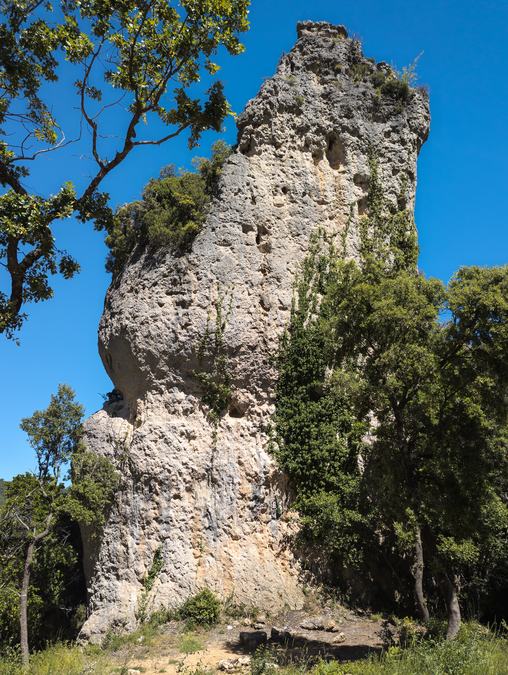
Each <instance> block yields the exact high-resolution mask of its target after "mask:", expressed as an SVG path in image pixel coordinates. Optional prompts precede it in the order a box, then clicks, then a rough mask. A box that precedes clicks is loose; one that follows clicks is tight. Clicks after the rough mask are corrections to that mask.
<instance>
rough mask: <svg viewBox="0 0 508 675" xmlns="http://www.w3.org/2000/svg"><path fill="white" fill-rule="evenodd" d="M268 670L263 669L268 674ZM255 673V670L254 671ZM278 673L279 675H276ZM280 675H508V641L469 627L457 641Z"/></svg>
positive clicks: (285, 671)
mask: <svg viewBox="0 0 508 675" xmlns="http://www.w3.org/2000/svg"><path fill="white" fill-rule="evenodd" d="M269 668H270V665H269V663H268V668H266V667H265V668H263V667H261V669H259V670H260V671H261V673H262V672H264V673H266V672H267V670H269ZM253 670H255V666H254V669H253ZM274 672H275V671H274ZM261 673H254V675H261ZM277 673H279V674H280V675H282V674H284V675H298V674H299V673H311V675H508V640H507V639H504V638H501V637H498V636H496V635H494V634H493V633H492V632H490V631H489V630H487V629H486V628H484V627H483V626H480V625H478V624H475V623H470V624H466V625H464V626H463V628H462V629H461V632H460V634H459V636H458V637H457V639H456V640H454V641H448V642H447V641H446V640H443V639H427V640H420V641H415V643H414V644H412V645H411V646H408V647H407V648H405V649H401V648H399V647H391V648H390V649H388V651H387V652H385V653H384V654H383V655H381V656H379V657H371V658H370V659H366V660H361V661H356V662H353V663H338V662H337V661H331V662H328V663H327V662H324V661H323V662H321V663H319V664H317V665H315V666H313V667H305V665H298V664H295V665H293V666H289V667H286V668H283V669H277Z"/></svg>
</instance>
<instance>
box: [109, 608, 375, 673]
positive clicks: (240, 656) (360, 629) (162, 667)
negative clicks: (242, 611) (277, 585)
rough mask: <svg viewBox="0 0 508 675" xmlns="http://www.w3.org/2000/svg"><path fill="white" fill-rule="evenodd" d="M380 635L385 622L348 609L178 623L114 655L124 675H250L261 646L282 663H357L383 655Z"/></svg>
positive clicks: (116, 664) (116, 666) (114, 664)
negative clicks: (201, 626) (205, 624)
mask: <svg viewBox="0 0 508 675" xmlns="http://www.w3.org/2000/svg"><path fill="white" fill-rule="evenodd" d="M380 632H381V621H380V620H378V619H377V618H376V619H373V618H368V617H364V616H358V615H355V614H353V613H351V612H348V611H347V610H341V611H337V610H336V611H327V612H325V613H320V614H309V613H308V612H303V611H291V612H287V613H286V614H283V615H281V616H278V617H276V618H271V619H269V618H266V617H259V618H258V619H257V620H256V621H252V622H251V621H250V620H249V619H240V620H234V621H231V623H229V624H223V625H220V626H217V627H215V628H213V629H209V630H206V631H205V630H196V631H193V632H186V631H185V628H184V627H183V626H182V624H179V623H176V622H175V623H171V624H168V625H167V626H164V627H162V628H161V629H160V631H159V632H158V633H157V634H156V635H155V636H153V637H151V638H150V639H149V640H147V641H145V640H144V639H141V638H140V639H138V641H135V642H134V643H133V644H128V645H125V646H123V647H122V648H121V649H119V650H118V651H117V652H116V653H115V654H114V656H113V663H112V666H113V672H115V671H116V672H120V673H122V675H137V673H144V674H145V675H155V673H168V674H177V673H185V674H187V675H190V674H194V673H199V674H203V673H215V672H231V673H235V672H236V673H241V672H248V671H250V658H251V657H252V655H253V654H254V652H255V651H256V649H258V648H259V647H264V649H265V650H266V652H267V653H269V654H270V657H269V658H270V659H272V658H273V660H274V661H277V662H278V663H281V664H287V663H291V662H299V663H302V662H303V663H308V664H309V665H310V664H312V663H313V662H315V661H316V660H317V659H320V658H323V659H331V658H333V659H336V660H341V661H351V660H356V659H359V658H365V657H366V656H367V655H368V654H370V653H373V652H378V651H380V649H381V647H382V642H381V638H380Z"/></svg>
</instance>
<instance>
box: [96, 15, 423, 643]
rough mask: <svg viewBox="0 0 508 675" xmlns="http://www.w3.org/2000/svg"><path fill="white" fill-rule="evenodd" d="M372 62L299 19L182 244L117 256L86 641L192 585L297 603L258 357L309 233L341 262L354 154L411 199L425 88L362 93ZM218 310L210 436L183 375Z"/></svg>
mask: <svg viewBox="0 0 508 675" xmlns="http://www.w3.org/2000/svg"><path fill="white" fill-rule="evenodd" d="M386 68H387V66H385V65H384V64H378V65H376V64H374V63H373V62H372V61H369V60H367V59H365V58H364V57H363V56H362V53H361V49H360V45H359V44H358V42H357V41H355V40H351V39H349V38H347V36H346V32H345V30H344V29H343V28H342V27H340V26H332V25H330V24H325V23H309V22H306V23H301V24H299V26H298V41H297V43H296V45H295V47H294V48H293V50H292V51H291V52H290V53H289V54H287V55H285V56H284V57H283V58H282V59H281V61H280V63H279V66H278V68H277V72H276V74H275V76H274V77H273V78H271V79H270V80H268V81H267V82H265V83H264V84H263V86H262V88H261V91H260V92H259V94H258V95H257V97H256V98H254V99H253V100H251V101H250V102H249V103H248V105H247V107H246V110H245V112H244V113H243V114H242V115H241V116H240V118H239V120H238V126H239V134H238V146H237V149H236V151H235V152H234V153H233V155H232V156H231V158H230V159H229V160H228V162H227V164H226V165H225V167H224V170H223V175H222V190H221V196H220V198H219V199H217V200H216V201H215V202H214V203H213V204H212V207H211V210H210V213H209V216H208V218H207V221H206V224H205V226H204V228H203V230H202V231H201V232H200V234H199V235H198V236H197V238H196V240H195V242H194V244H193V247H192V251H191V252H189V253H186V254H185V255H177V254H175V253H172V252H171V251H160V252H159V253H158V254H157V255H156V256H154V255H153V254H151V255H148V254H146V253H145V254H142V255H140V256H139V255H137V256H133V258H132V259H131V261H130V263H129V265H128V266H127V267H126V269H125V270H124V272H123V273H122V274H121V275H120V277H119V278H118V279H116V280H115V281H114V283H113V284H112V286H111V287H110V289H109V291H108V294H107V297H106V302H105V308H104V314H103V317H102V320H101V323H100V329H99V344H100V354H101V357H102V360H103V362H104V365H105V367H106V369H107V371H108V373H109V375H110V376H111V378H112V380H113V382H114V384H115V386H116V387H117V389H118V390H120V391H121V392H122V394H123V400H120V401H115V402H112V403H110V404H106V405H105V406H104V409H103V410H101V411H100V412H98V413H96V414H95V415H94V416H93V417H92V418H91V419H90V420H89V421H88V422H87V425H86V434H87V443H88V447H89V448H90V449H91V450H93V451H94V452H97V453H100V454H103V455H106V456H108V457H110V458H111V460H112V461H113V462H114V463H115V464H116V466H117V467H118V468H119V470H120V471H121V473H122V476H123V481H122V486H121V489H120V490H119V492H118V495H117V499H116V502H115V504H114V506H113V508H112V510H111V513H110V515H109V519H108V523H107V525H106V528H105V531H104V533H103V536H102V538H101V541H100V544H99V545H93V544H92V542H91V541H90V540H88V538H87V537H85V546H86V555H87V558H88V561H87V576H88V585H89V593H90V610H91V616H90V618H89V619H88V621H87V623H86V624H85V627H84V630H83V635H84V636H85V637H92V638H93V637H95V638H96V637H98V636H100V635H101V634H103V633H104V632H105V631H106V630H108V629H109V628H110V627H115V626H124V627H132V625H133V624H134V623H135V620H136V619H135V617H136V612H139V609H140V605H141V604H142V605H144V608H145V611H148V612H150V611H153V610H155V609H157V607H159V606H162V605H165V606H167V605H170V606H171V605H173V606H174V605H178V604H179V603H180V602H181V601H182V600H184V599H185V598H186V597H187V596H188V595H189V594H191V593H193V592H195V591H196V589H198V588H200V587H203V586H208V587H211V588H213V589H215V590H216V591H217V592H218V593H219V594H221V595H222V596H227V595H229V594H234V595H235V598H236V599H237V601H239V602H243V603H246V604H251V605H256V606H258V607H262V608H266V609H270V610H274V609H277V608H281V607H283V606H289V607H295V608H296V607H298V606H300V605H301V603H302V600H303V596H302V591H301V588H300V585H299V583H298V565H297V564H296V561H295V560H294V558H293V555H292V553H291V550H290V547H289V545H288V539H289V535H290V533H291V530H292V527H293V526H292V525H291V519H290V518H289V517H288V516H287V514H285V510H286V496H285V481H284V477H283V476H281V475H280V473H279V472H278V471H277V469H276V467H275V466H274V463H273V461H272V459H271V457H270V455H269V452H268V450H267V445H268V436H267V425H268V423H269V420H270V415H271V413H272V412H273V388H274V383H275V381H276V372H275V369H274V366H273V360H272V356H273V354H274V352H275V350H276V348H277V344H278V339H279V337H280V335H281V332H282V331H283V330H284V327H285V326H286V325H287V322H288V318H289V311H290V306H291V298H292V289H293V283H294V279H295V275H296V274H297V271H298V269H299V265H300V264H301V262H302V260H303V258H304V256H305V254H306V252H307V250H308V244H309V237H310V235H311V233H312V232H314V231H316V230H317V229H318V228H321V229H323V230H324V231H326V232H328V233H330V234H332V235H336V236H337V237H340V236H341V235H342V236H343V238H344V239H345V242H346V249H347V252H348V254H349V255H352V256H354V255H355V254H356V248H357V234H358V233H357V227H356V225H357V222H358V216H359V214H360V215H361V214H362V213H363V212H364V210H365V205H366V195H367V186H368V179H369V167H368V158H369V153H371V152H372V151H374V152H375V153H376V155H377V157H378V158H379V167H380V176H381V179H382V185H383V189H384V192H385V195H386V197H387V198H388V199H389V200H391V201H392V202H393V203H394V204H396V203H398V205H399V207H401V206H404V205H407V206H409V207H412V203H413V199H414V191H415V176H416V159H417V154H418V151H419V149H420V147H421V145H422V143H423V142H424V141H425V139H426V136H427V133H428V126H429V112H428V102H427V96H426V94H425V93H424V92H421V91H417V90H414V91H412V92H411V95H410V97H409V100H408V101H406V102H403V103H402V102H401V101H397V100H394V99H392V98H389V97H386V96H380V95H379V94H376V91H375V89H374V86H373V84H372V83H371V80H370V79H369V78H370V75H369V73H371V72H374V71H376V70H377V71H380V72H382V71H383V69H386ZM401 202H402V204H401ZM218 302H222V305H223V321H224V324H225V325H224V335H223V337H224V353H225V355H226V356H227V363H228V365H227V368H228V370H229V372H230V375H231V378H232V385H233V397H232V401H231V404H230V407H229V410H228V411H226V413H225V414H224V415H223V416H222V418H221V420H220V424H219V425H218V428H217V429H215V427H214V425H213V424H212V423H211V421H210V418H209V415H208V414H207V409H206V406H204V405H203V402H202V393H203V392H202V385H201V383H200V382H199V380H198V379H197V378H196V375H195V373H196V370H199V369H202V367H203V365H202V363H200V358H199V354H200V345H203V340H204V336H205V335H206V333H207V327H208V331H211V333H212V334H213V331H214V329H215V321H216V313H217V303H218ZM158 550H160V552H161V554H162V560H163V564H162V569H160V571H159V572H158V574H157V576H156V580H155V583H154V585H153V588H152V590H151V591H150V593H149V594H147V593H146V592H145V590H144V587H143V580H144V578H145V577H146V576H147V574H148V573H149V571H150V569H151V567H152V564H153V560H154V556H155V554H156V552H157V551H158Z"/></svg>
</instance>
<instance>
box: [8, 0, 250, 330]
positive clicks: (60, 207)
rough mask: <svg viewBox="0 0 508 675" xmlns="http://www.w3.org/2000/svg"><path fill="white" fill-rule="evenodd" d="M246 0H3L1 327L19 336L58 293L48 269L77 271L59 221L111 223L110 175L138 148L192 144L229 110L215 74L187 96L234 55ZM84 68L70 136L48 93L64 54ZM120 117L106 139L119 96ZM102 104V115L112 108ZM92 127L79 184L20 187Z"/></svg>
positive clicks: (244, 21)
mask: <svg viewBox="0 0 508 675" xmlns="http://www.w3.org/2000/svg"><path fill="white" fill-rule="evenodd" d="M248 5H249V0H174V1H172V0H147V1H146V2H133V1H132V0H126V1H125V2H122V3H118V2H111V1H110V0H108V1H107V2H98V1H97V0H85V1H84V2H76V0H70V1H69V0H61V2H59V3H58V6H57V7H56V8H55V7H53V6H52V5H50V4H49V3H47V2H43V1H41V0H4V2H3V4H2V19H1V23H0V127H1V130H0V133H1V134H2V135H3V140H2V141H0V184H1V185H2V186H4V187H5V188H6V189H7V191H6V192H5V193H4V194H3V195H2V196H0V262H2V264H3V265H4V267H5V268H6V271H7V273H8V278H9V279H10V287H9V289H7V290H6V291H5V292H1V293H0V332H4V333H5V334H6V335H7V336H8V337H12V336H13V335H14V334H15V332H16V331H17V330H18V329H19V328H20V326H21V324H22V322H23V320H24V319H25V318H26V316H25V314H24V313H23V312H22V308H23V306H24V305H26V303H27V302H30V301H33V302H38V301H41V300H46V299H48V298H50V297H51V296H52V289H51V287H50V284H49V277H50V275H54V274H56V273H58V272H59V273H61V274H62V275H63V276H64V278H70V277H72V276H73V275H74V274H75V273H76V272H77V271H78V269H79V266H78V263H77V262H76V261H75V260H73V259H72V258H71V257H70V256H69V255H67V254H66V253H65V252H63V251H60V250H59V249H58V248H57V247H56V244H55V240H54V236H53V232H52V224H53V222H54V221H55V220H56V219H60V218H66V217H69V216H70V215H72V214H76V216H77V217H78V218H79V219H80V220H82V221H86V220H89V219H91V220H93V221H94V222H95V226H96V227H97V228H98V229H102V228H104V227H106V226H107V225H110V224H111V219H112V214H111V211H110V209H109V208H108V206H107V202H108V195H107V194H106V193H104V192H100V191H99V188H100V187H101V185H102V182H103V181H104V179H105V178H106V177H107V176H108V175H109V174H110V173H111V172H112V171H113V170H114V169H115V168H116V167H117V166H118V165H119V164H121V163H122V162H123V161H124V160H125V158H126V157H127V156H128V155H129V154H130V153H131V152H132V151H133V150H134V149H135V148H138V147H141V146H153V145H161V144H162V143H165V142H166V141H168V140H170V139H172V138H175V137H176V136H178V135H179V134H181V133H183V132H185V131H187V132H188V134H189V146H190V147H193V146H194V145H196V144H197V142H198V140H199V138H200V136H201V134H202V133H203V131H205V130H207V129H214V130H216V131H219V130H220V127H221V123H222V121H223V119H224V117H225V116H226V115H227V114H228V113H229V112H230V109H229V106H228V103H227V101H226V99H225V97H224V93H223V87H222V84H221V83H220V82H218V81H217V82H215V83H213V84H212V85H211V86H210V88H209V89H208V91H207V94H206V97H205V98H204V100H202V99H200V98H199V97H197V98H193V97H192V96H191V89H192V85H193V84H195V83H197V82H198V81H199V80H200V77H201V73H202V70H203V68H204V70H205V71H207V72H208V74H210V75H212V76H213V75H214V74H215V73H216V72H217V71H218V70H219V66H218V65H217V64H215V63H214V62H213V61H212V58H213V56H214V54H216V52H217V51H218V50H219V48H221V47H225V48H226V49H227V50H228V52H229V53H230V54H233V55H235V54H239V53H240V52H241V51H242V49H243V47H242V45H241V43H240V42H239V40H238V37H237V35H238V33H240V32H242V31H245V30H247V28H248V22H247V13H248ZM62 60H63V61H66V62H68V63H69V64H71V65H72V66H73V67H75V68H76V69H77V70H78V74H77V79H76V82H75V94H76V104H77V105H78V106H79V109H80V115H81V131H80V133H79V135H78V137H77V138H76V139H74V138H68V137H67V135H66V133H65V130H64V129H63V128H62V127H61V125H60V123H59V122H58V119H57V118H56V116H55V114H54V113H53V111H52V109H50V107H49V106H48V104H47V103H46V102H45V96H44V95H45V92H46V90H47V89H48V88H49V87H51V86H54V84H53V83H55V82H56V81H57V79H58V74H59V65H60V63H61V62H62ZM120 104H121V106H122V107H121V108H119V113H120V114H119V115H117V116H116V118H115V121H114V124H115V127H114V130H115V133H117V134H118V129H119V125H120V124H121V122H122V120H124V119H125V126H124V129H123V130H122V131H121V133H120V134H119V139H120V140H119V142H118V144H116V145H113V144H112V143H111V141H107V140H105V138H106V137H107V135H108V133H107V132H108V129H107V128H106V127H105V124H104V120H105V117H106V116H107V111H110V109H111V108H112V107H114V106H120ZM105 113H106V115H105ZM150 119H158V120H159V123H160V122H162V124H163V125H165V126H166V127H167V129H166V131H165V132H163V133H162V134H161V135H160V136H158V137H156V138H153V137H152V138H150V137H145V135H144V134H142V133H141V132H142V129H141V127H143V126H144V125H145V123H146V122H147V121H149V120H150ZM83 129H86V130H87V131H88V134H89V142H90V146H91V147H90V152H91V155H92V157H93V162H94V166H95V168H94V172H93V175H92V177H91V179H90V180H89V182H88V184H87V185H86V186H85V187H84V188H83V190H82V191H81V192H80V194H77V193H76V191H75V188H74V187H73V185H72V184H71V183H70V182H68V183H65V184H64V185H63V186H62V187H61V189H60V191H59V192H58V193H57V194H56V195H54V196H50V197H41V196H39V195H36V194H33V193H31V192H30V190H29V189H28V188H27V187H26V186H25V184H24V183H25V179H26V178H27V176H28V175H29V166H30V164H31V163H33V162H34V161H36V160H37V161H38V160H40V159H41V158H43V157H44V155H45V154H47V153H48V152H50V151H55V150H58V149H60V148H63V147H64V146H66V145H68V144H69V143H72V142H78V141H79V140H81V137H82V135H83V134H82V132H83Z"/></svg>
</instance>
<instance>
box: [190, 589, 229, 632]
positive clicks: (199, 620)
mask: <svg viewBox="0 0 508 675" xmlns="http://www.w3.org/2000/svg"><path fill="white" fill-rule="evenodd" d="M220 611H221V603H220V600H219V599H218V598H217V596H216V595H215V593H213V592H212V591H211V590H209V589H208V588H204V589H203V590H202V591H200V592H199V593H197V594H196V595H193V596H192V597H190V598H189V599H188V600H186V602H184V604H183V605H182V607H181V608H180V617H181V618H182V619H185V620H186V621H187V623H188V624H189V625H197V626H213V625H214V624H216V623H218V621H219V617H220Z"/></svg>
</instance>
